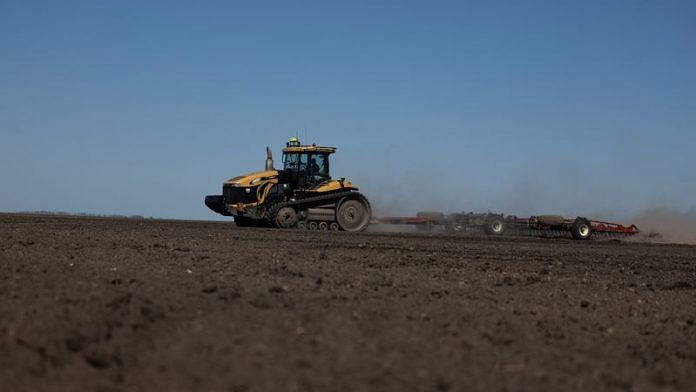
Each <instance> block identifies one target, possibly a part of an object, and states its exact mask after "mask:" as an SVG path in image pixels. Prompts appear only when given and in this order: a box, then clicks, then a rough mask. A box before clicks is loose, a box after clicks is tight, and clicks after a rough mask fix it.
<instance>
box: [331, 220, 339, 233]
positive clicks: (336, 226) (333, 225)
mask: <svg viewBox="0 0 696 392" xmlns="http://www.w3.org/2000/svg"><path fill="white" fill-rule="evenodd" d="M329 230H331V231H339V230H341V227H340V226H339V225H338V223H336V222H331V224H329Z"/></svg>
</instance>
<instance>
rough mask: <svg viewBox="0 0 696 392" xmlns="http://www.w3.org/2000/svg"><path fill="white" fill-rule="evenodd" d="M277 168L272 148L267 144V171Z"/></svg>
mask: <svg viewBox="0 0 696 392" xmlns="http://www.w3.org/2000/svg"><path fill="white" fill-rule="evenodd" d="M269 170H275V169H274V168H273V153H272V152H271V149H270V148H268V146H266V171H269Z"/></svg>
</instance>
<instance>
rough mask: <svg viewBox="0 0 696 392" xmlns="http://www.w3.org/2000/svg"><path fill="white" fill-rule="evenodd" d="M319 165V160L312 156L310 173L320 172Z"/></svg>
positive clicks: (314, 174)
mask: <svg viewBox="0 0 696 392" xmlns="http://www.w3.org/2000/svg"><path fill="white" fill-rule="evenodd" d="M319 170H320V169H319V165H317V160H316V159H315V158H312V159H310V160H309V170H308V171H309V175H310V176H316V175H318V174H319Z"/></svg>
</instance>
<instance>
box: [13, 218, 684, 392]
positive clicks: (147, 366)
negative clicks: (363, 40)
mask: <svg viewBox="0 0 696 392" xmlns="http://www.w3.org/2000/svg"><path fill="white" fill-rule="evenodd" d="M695 323H696V247H694V246H679V245H651V244H640V243H620V242H579V241H572V240H563V239H561V240H552V239H533V238H531V239H530V238H490V237H484V236H468V237H457V236H447V235H438V236H435V235H423V234H420V235H419V234H386V233H365V234H346V233H333V232H326V233H323V232H307V231H281V230H269V229H236V228H235V227H234V225H233V224H232V223H213V222H184V221H158V220H142V221H138V220H125V219H99V218H69V217H30V216H20V215H0V390H2V391H41V390H73V391H152V390H160V391H169V390H215V391H218V390H219V391H280V390H283V391H328V390H331V391H371V390H374V391H382V390H385V391H387V390H388V391H402V390H404V391H409V390H424V391H431V390H434V391H459V390H494V391H517V390H527V391H542V390H548V391H566V390H584V391H598V390H617V391H623V390H626V391H660V390H665V391H671V390H694V388H696V325H695Z"/></svg>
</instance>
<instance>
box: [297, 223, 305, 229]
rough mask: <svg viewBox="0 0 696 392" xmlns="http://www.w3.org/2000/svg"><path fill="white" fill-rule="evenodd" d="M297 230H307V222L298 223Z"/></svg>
mask: <svg viewBox="0 0 696 392" xmlns="http://www.w3.org/2000/svg"><path fill="white" fill-rule="evenodd" d="M297 228H298V229H300V230H307V222H305V221H299V222H297Z"/></svg>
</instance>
